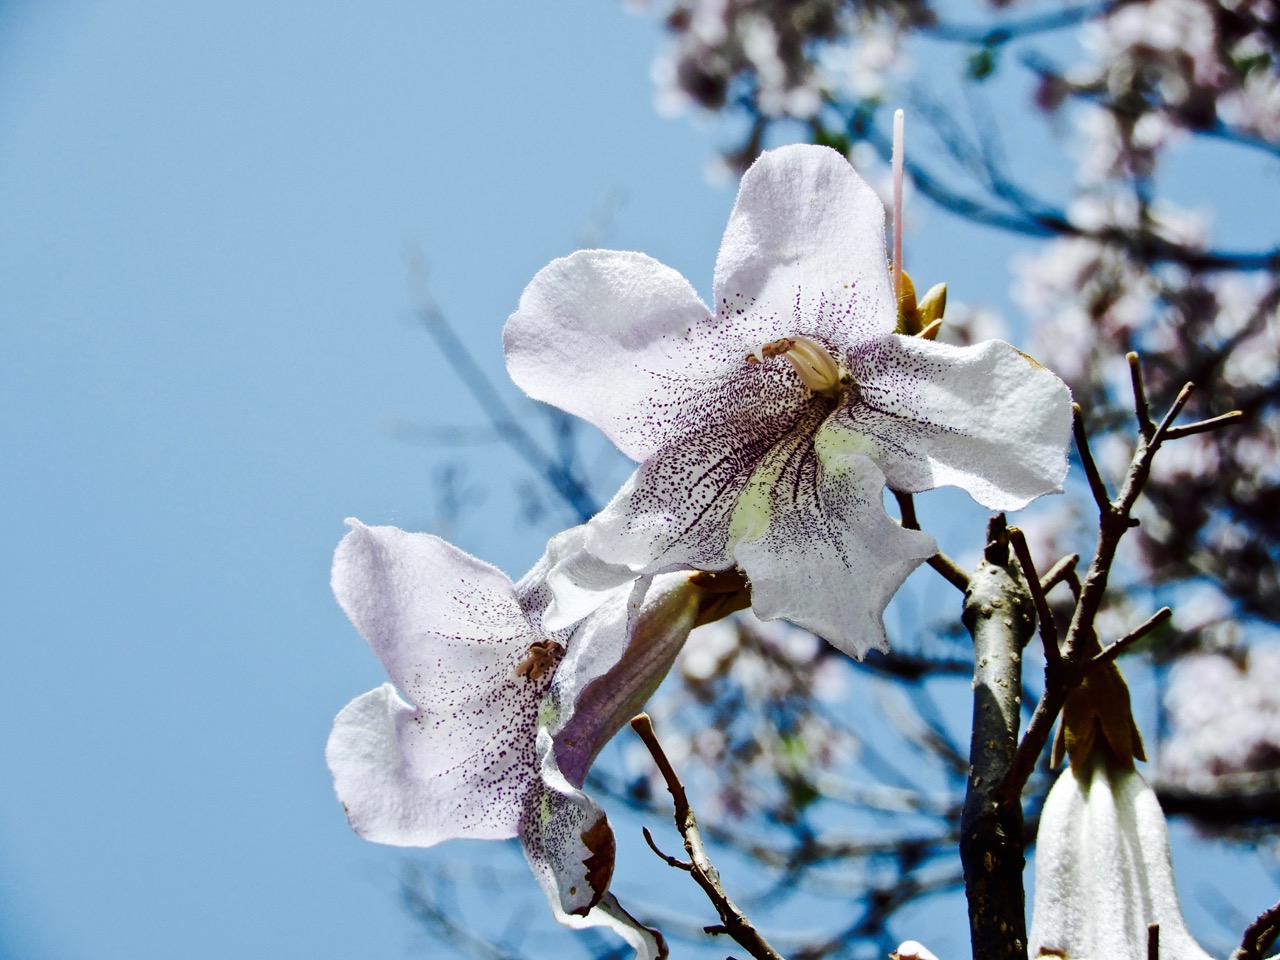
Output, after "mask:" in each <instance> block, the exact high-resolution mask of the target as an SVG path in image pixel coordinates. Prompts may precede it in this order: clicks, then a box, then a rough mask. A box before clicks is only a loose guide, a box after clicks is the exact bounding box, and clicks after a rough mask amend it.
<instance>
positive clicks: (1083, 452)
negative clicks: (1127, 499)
mask: <svg viewBox="0 0 1280 960" xmlns="http://www.w3.org/2000/svg"><path fill="white" fill-rule="evenodd" d="M1071 412H1072V424H1071V426H1072V431H1073V432H1074V433H1075V438H1076V449H1077V450H1079V451H1080V464H1081V466H1083V467H1084V475H1085V477H1086V478H1087V479H1088V481H1089V489H1090V490H1091V491H1092V492H1093V501H1094V503H1096V504H1097V505H1098V509H1099V510H1101V511H1102V512H1103V513H1106V512H1107V510H1108V509H1109V508H1110V507H1111V494H1109V493H1108V492H1107V485H1106V483H1104V482H1103V479H1102V474H1101V473H1099V472H1098V465H1097V464H1096V463H1094V460H1093V451H1091V450H1090V449H1089V436H1088V434H1086V433H1085V429H1084V411H1082V410H1081V409H1080V404H1078V403H1073V404H1072V405H1071Z"/></svg>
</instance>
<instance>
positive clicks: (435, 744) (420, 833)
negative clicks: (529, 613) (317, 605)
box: [329, 521, 549, 846]
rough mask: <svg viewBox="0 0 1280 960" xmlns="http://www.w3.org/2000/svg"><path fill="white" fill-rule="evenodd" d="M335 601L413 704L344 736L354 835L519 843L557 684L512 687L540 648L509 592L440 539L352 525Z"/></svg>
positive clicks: (393, 701)
mask: <svg viewBox="0 0 1280 960" xmlns="http://www.w3.org/2000/svg"><path fill="white" fill-rule="evenodd" d="M333 589H334V593H335V595H336V596H337V598H338V602H339V603H340V604H341V606H342V608H343V610H345V611H346V613H347V616H349V617H350V618H351V621H352V623H353V624H355V626H356V628H357V629H358V630H359V631H360V633H361V635H363V636H364V638H365V639H366V640H367V641H368V642H369V645H370V646H371V647H372V648H373V650H374V652H375V653H376V654H377V655H378V658H379V659H380V660H381V661H382V662H383V664H384V666H386V668H387V672H388V674H390V676H391V679H392V680H393V681H395V684H396V686H397V687H398V688H399V689H400V691H401V693H402V694H403V695H404V696H405V697H406V698H407V699H408V701H409V702H408V703H405V702H404V701H403V700H401V699H400V698H399V697H392V696H391V695H390V693H389V688H382V690H380V691H373V693H370V694H366V695H365V696H364V697H362V698H359V699H357V700H356V701H354V702H353V703H352V704H351V705H349V706H348V707H347V708H346V710H344V711H343V712H342V714H340V715H339V718H338V721H337V722H336V723H335V727H334V734H333V736H332V738H331V741H330V747H329V758H330V766H331V769H332V770H333V773H334V779H335V786H336V788H337V790H338V797H339V799H340V800H341V801H342V803H343V805H344V806H345V807H346V809H347V812H348V816H349V817H350V819H351V822H352V826H353V827H355V829H356V831H357V832H358V833H360V834H361V835H362V836H365V837H367V838H368V839H370V840H376V841H378V842H382V843H394V844H401V845H413V846H430V845H432V844H435V843H439V842H440V841H441V840H446V839H449V838H451V837H476V838H481V839H493V838H501V837H510V836H514V835H515V832H516V828H517V824H518V822H519V818H520V813H521V809H522V806H523V802H524V796H525V794H526V793H527V792H528V790H529V787H530V785H531V784H532V783H533V781H534V780H535V779H536V778H537V775H538V764H537V757H536V752H535V728H536V723H537V713H538V710H537V707H538V703H539V702H540V700H541V699H542V697H543V696H544V695H545V692H546V689H547V686H548V684H549V680H542V681H528V680H525V679H523V678H517V677H515V676H514V671H515V668H516V666H517V665H518V664H519V663H520V662H521V660H522V659H523V658H524V656H525V653H526V651H527V649H528V646H529V644H530V643H531V642H533V641H534V640H538V639H541V637H540V635H538V634H535V633H534V632H533V630H532V628H531V627H530V626H529V622H528V620H527V619H526V618H525V615H524V613H523V611H522V610H521V608H520V606H519V604H518V603H517V602H516V599H515V594H514V591H513V588H512V585H511V582H510V581H509V580H508V579H507V578H506V577H505V576H504V575H503V574H502V573H501V572H499V571H498V570H496V569H494V568H493V567H490V566H489V565H488V564H484V563H481V562H480V561H479V560H476V559H475V558H473V557H470V556H468V555H467V554H465V553H463V552H462V551H460V550H458V549H457V548H456V547H453V546H451V545H450V544H447V543H445V542H444V541H442V540H439V539H438V538H436V537H432V536H428V535H427V534H411V533H405V532H404V531H402V530H397V529H395V528H393V527H365V526H363V525H361V524H359V523H356V522H354V521H353V522H352V530H351V532H350V533H348V534H347V536H346V537H345V538H344V539H343V540H342V543H341V544H339V546H338V550H337V552H336V553H335V555H334V566H333ZM362 778H363V779H362ZM370 778H372V781H373V782H370ZM383 789H385V790H388V791H390V792H391V796H390V797H389V798H385V799H384V798H380V797H379V795H378V791H380V790H383Z"/></svg>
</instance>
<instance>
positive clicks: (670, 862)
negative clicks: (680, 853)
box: [640, 827, 693, 873]
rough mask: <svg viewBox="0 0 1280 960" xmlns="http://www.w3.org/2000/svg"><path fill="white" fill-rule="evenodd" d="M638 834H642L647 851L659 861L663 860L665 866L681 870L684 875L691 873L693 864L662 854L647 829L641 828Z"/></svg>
mask: <svg viewBox="0 0 1280 960" xmlns="http://www.w3.org/2000/svg"><path fill="white" fill-rule="evenodd" d="M640 832H641V833H643V834H644V842H645V843H647V844H648V845H649V849H650V850H652V851H653V852H654V853H656V854H657V855H658V858H659V859H660V860H665V861H666V862H667V866H669V867H675V868H676V869H677V870H683V871H685V872H686V873H692V872H693V864H692V863H690V862H689V861H688V860H681V859H680V858H679V857H673V856H671V855H670V854H668V853H663V852H662V851H661V850H659V849H658V844H657V843H655V842H654V839H653V834H652V833H650V832H649V828H648V827H641V828H640Z"/></svg>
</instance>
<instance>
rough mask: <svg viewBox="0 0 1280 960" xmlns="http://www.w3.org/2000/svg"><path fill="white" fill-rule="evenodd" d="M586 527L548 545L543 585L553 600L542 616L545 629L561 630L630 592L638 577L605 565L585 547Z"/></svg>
mask: <svg viewBox="0 0 1280 960" xmlns="http://www.w3.org/2000/svg"><path fill="white" fill-rule="evenodd" d="M586 532H587V528H586V526H585V525H583V526H578V527H573V528H572V529H569V530H565V531H564V532H563V533H558V534H556V535H555V536H554V537H552V538H551V540H550V542H548V544H547V554H546V556H547V561H548V569H547V572H546V576H545V578H544V579H545V582H546V586H547V587H548V588H550V590H551V592H552V598H551V601H550V603H549V605H548V606H547V608H546V612H545V613H544V614H543V615H542V625H543V627H544V628H546V629H547V630H552V631H555V630H563V629H565V628H566V627H571V626H573V625H574V624H575V623H578V622H579V621H580V620H582V619H584V618H585V617H587V616H589V615H590V614H592V613H593V612H595V611H596V610H598V609H599V608H600V607H601V606H602V605H603V604H605V603H607V602H608V601H609V599H610V598H611V597H613V596H615V595H618V594H619V590H620V589H621V592H622V594H623V595H625V594H626V593H629V592H630V589H631V585H632V584H633V583H634V582H635V580H636V578H637V577H638V576H639V574H638V573H637V572H636V571H635V570H633V569H632V568H631V567H628V566H626V565H625V564H615V563H606V562H605V561H603V560H601V559H600V558H599V557H597V556H596V555H595V554H593V553H590V552H588V551H587V549H586V546H585V541H586Z"/></svg>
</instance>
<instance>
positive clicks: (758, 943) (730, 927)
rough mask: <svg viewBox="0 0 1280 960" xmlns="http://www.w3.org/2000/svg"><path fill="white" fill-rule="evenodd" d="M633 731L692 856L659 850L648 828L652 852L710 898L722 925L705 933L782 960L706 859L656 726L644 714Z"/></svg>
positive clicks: (760, 958) (768, 959) (762, 958)
mask: <svg viewBox="0 0 1280 960" xmlns="http://www.w3.org/2000/svg"><path fill="white" fill-rule="evenodd" d="M631 729H632V730H634V731H635V732H636V733H637V734H639V735H640V739H641V740H643V741H644V745H645V746H646V747H647V748H648V749H649V753H650V755H651V756H652V757H653V761H654V763H656V764H657V765H658V770H659V772H660V773H661V774H662V779H663V780H665V781H666V783H667V790H668V791H669V792H670V793H671V799H672V800H674V801H675V805H676V810H675V821H676V829H677V830H679V831H680V836H681V837H683V838H684V849H685V851H686V852H687V853H688V854H689V859H688V860H687V861H686V860H680V859H677V858H676V857H672V856H668V855H667V854H665V853H663V852H662V851H661V850H659V849H658V845H657V844H656V843H654V840H653V835H652V834H650V833H649V831H648V829H647V828H646V829H645V831H644V839H645V841H646V842H647V843H648V844H649V848H650V849H651V850H652V851H653V852H654V853H656V854H657V855H658V856H659V857H661V858H662V859H663V860H665V861H666V862H667V864H668V865H669V866H672V867H675V868H676V869H677V870H683V871H685V872H686V873H688V874H690V875H691V876H692V877H693V879H694V880H695V881H697V884H698V886H700V887H701V888H702V890H703V892H704V893H705V894H706V895H707V899H708V900H710V901H711V903H712V904H713V905H714V906H715V908H716V912H717V913H718V914H720V923H719V924H715V925H713V926H709V927H704V928H703V929H704V930H705V931H706V932H707V933H710V934H719V933H723V934H727V935H728V936H730V937H732V938H733V939H734V940H735V941H737V942H738V943H739V944H740V945H741V946H742V947H743V948H744V949H745V950H746V951H747V952H748V953H750V954H751V956H753V957H755V958H757V960H783V957H782V955H781V954H780V953H778V951H776V950H774V949H773V947H771V946H770V945H769V943H768V942H767V941H766V940H765V939H764V937H762V936H761V935H760V933H759V931H757V930H756V928H755V927H754V926H752V924H751V921H750V920H748V919H747V916H746V914H744V913H743V912H742V911H741V910H740V909H739V908H738V906H737V904H735V903H734V902H733V901H732V900H731V899H729V895H728V894H727V893H725V891H724V887H723V886H722V885H721V883H720V873H719V871H717V870H716V868H715V867H714V866H713V865H712V863H711V859H710V858H709V857H708V856H707V851H706V848H705V847H704V846H703V843H702V834H701V833H700V832H699V831H698V822H697V820H696V819H694V816H693V810H692V809H691V808H690V807H689V798H688V796H687V795H686V794H685V791H684V784H682V783H681V782H680V778H679V776H677V775H676V771H675V769H674V768H673V767H672V766H671V761H670V760H668V759H667V754H666V751H664V750H663V749H662V744H660V743H659V742H658V736H657V734H656V733H654V731H653V722H652V721H651V720H650V719H649V715H648V714H647V713H641V714H639V715H638V716H636V717H633V718H632V720H631Z"/></svg>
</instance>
